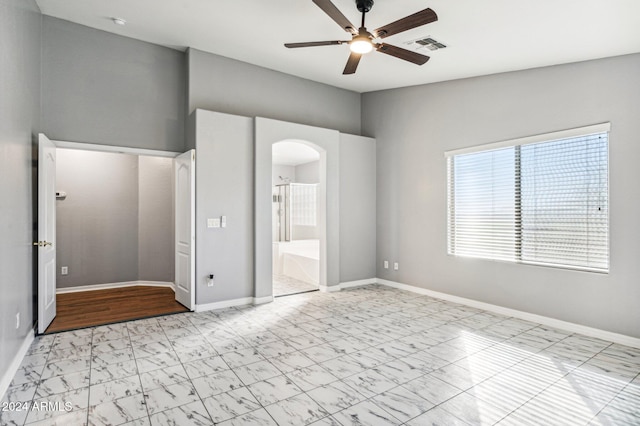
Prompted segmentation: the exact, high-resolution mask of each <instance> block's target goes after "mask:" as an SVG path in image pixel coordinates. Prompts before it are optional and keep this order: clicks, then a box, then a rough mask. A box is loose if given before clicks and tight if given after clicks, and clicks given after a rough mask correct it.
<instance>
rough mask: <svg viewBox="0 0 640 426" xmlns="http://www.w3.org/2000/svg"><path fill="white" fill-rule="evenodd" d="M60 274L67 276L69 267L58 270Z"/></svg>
mask: <svg viewBox="0 0 640 426" xmlns="http://www.w3.org/2000/svg"><path fill="white" fill-rule="evenodd" d="M60 274H62V275H69V267H68V266H63V267H61V268H60Z"/></svg>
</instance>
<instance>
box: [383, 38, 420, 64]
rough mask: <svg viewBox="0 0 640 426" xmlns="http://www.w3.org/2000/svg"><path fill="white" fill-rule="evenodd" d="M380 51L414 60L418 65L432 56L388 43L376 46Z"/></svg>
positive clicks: (410, 60) (406, 59)
mask: <svg viewBox="0 0 640 426" xmlns="http://www.w3.org/2000/svg"><path fill="white" fill-rule="evenodd" d="M376 49H377V50H378V52H382V53H386V54H387V55H391V56H395V57H396V58H399V59H404V60H405V61H409V62H413V63H414V64H416V65H422V64H424V63H425V62H427V61H428V60H429V59H430V58H429V57H428V56H426V55H421V54H419V53H416V52H412V51H411V50H407V49H403V48H401V47H397V46H392V45H390V44H386V43H380V44H378V45H377V46H376Z"/></svg>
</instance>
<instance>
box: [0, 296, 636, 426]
mask: <svg viewBox="0 0 640 426" xmlns="http://www.w3.org/2000/svg"><path fill="white" fill-rule="evenodd" d="M639 373H640V350H639V349H634V348H630V347H625V346H622V345H619V344H613V343H611V342H607V341H603V340H599V339H595V338H590V337H586V336H583V335H579V334H574V333H570V332H566V331H563V330H558V329H552V328H548V327H545V326H541V325H539V324H535V323H531V322H527V321H522V320H519V319H515V318H510V317H506V316H501V315H497V314H494V313H490V312H486V311H482V310H479V309H474V308H470V307H467V306H463V305H459V304H455V303H449V302H445V301H442V300H438V299H434V298H431V297H426V296H419V295H416V294H413V293H408V292H403V291H400V290H396V289H391V288H387V287H382V286H378V285H370V286H366V287H360V288H355V289H351V290H346V291H341V292H337V293H319V292H313V293H305V294H300V295H296V296H291V297H285V298H280V299H277V300H276V301H275V302H273V303H270V304H265V305H260V306H244V307H237V308H228V309H224V310H218V311H209V312H202V313H183V314H176V315H172V316H165V317H159V318H153V319H145V320H139V321H131V322H128V323H121V324H115V325H107V326H100V327H95V328H89V329H83V330H77V331H71V332H64V333H59V334H54V335H47V336H42V337H38V338H36V340H35V341H34V343H33V344H32V346H31V348H30V350H29V352H28V355H27V356H26V357H25V359H24V361H23V363H22V365H21V367H20V369H19V371H18V373H17V374H16V376H15V378H14V379H13V382H12V384H11V387H10V389H9V391H8V392H7V394H6V395H4V397H3V400H2V410H1V411H0V424H2V425H24V424H27V425H65V426H75V425H130V426H134V425H135V426H143V425H180V426H187V425H211V424H221V425H242V426H245V425H281V426H284V425H295V426H301V425H309V424H312V425H317V426H332V425H336V426H340V425H342V426H348V425H375V426H378V425H380V426H382V425H401V424H405V425H409V426H422V425H494V424H497V425H500V426H511V425H572V426H573V425H616V426H618V425H639V424H640V376H639Z"/></svg>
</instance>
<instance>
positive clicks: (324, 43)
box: [284, 40, 348, 48]
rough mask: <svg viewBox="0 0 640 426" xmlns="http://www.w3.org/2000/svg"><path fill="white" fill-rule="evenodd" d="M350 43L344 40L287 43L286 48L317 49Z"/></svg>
mask: <svg viewBox="0 0 640 426" xmlns="http://www.w3.org/2000/svg"><path fill="white" fill-rule="evenodd" d="M344 43H348V41H342V40H330V41H307V42H303V43H285V44H284V46H285V47H288V48H294V47H315V46H332V45H334V44H344Z"/></svg>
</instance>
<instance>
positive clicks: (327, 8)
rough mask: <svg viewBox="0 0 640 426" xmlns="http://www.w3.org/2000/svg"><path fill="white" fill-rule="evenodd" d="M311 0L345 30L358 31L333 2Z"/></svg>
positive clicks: (353, 32) (352, 32)
mask: <svg viewBox="0 0 640 426" xmlns="http://www.w3.org/2000/svg"><path fill="white" fill-rule="evenodd" d="M313 2H314V3H315V4H316V6H318V7H319V8H320V9H322V11H323V12H324V13H326V14H327V15H329V17H330V18H331V19H333V20H334V21H336V23H337V24H338V25H340V26H341V27H342V29H344V30H345V31H346V32H348V33H351V34H356V33H357V32H358V31H357V30H356V28H355V27H354V26H353V24H352V23H351V22H350V21H349V20H348V19H347V17H346V16H344V15H343V14H342V12H340V10H339V9H338V8H337V7H336V6H335V5H334V4H333V3H331V0H313Z"/></svg>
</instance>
